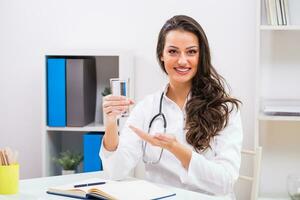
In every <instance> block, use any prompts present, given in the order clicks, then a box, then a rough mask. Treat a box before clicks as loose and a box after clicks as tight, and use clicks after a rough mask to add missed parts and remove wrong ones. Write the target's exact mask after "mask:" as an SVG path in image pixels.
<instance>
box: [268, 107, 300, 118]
mask: <svg viewBox="0 0 300 200" xmlns="http://www.w3.org/2000/svg"><path fill="white" fill-rule="evenodd" d="M263 112H264V113H265V114H266V115H274V116H300V106H294V105H281V106H279V105H273V106H271V105H269V106H265V107H264V109H263Z"/></svg>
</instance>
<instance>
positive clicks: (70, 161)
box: [53, 150, 83, 170]
mask: <svg viewBox="0 0 300 200" xmlns="http://www.w3.org/2000/svg"><path fill="white" fill-rule="evenodd" d="M53 160H54V161H55V162H56V163H57V164H59V165H60V166H61V167H62V168H63V169H64V170H76V168H77V166H78V165H79V164H80V162H81V161H82V160H83V155H82V154H81V153H74V152H71V151H69V150H67V151H64V152H61V153H60V154H59V157H58V158H54V159H53Z"/></svg>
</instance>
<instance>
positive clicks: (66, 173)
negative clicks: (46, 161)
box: [61, 169, 75, 175]
mask: <svg viewBox="0 0 300 200" xmlns="http://www.w3.org/2000/svg"><path fill="white" fill-rule="evenodd" d="M61 174H62V175H68V174H75V170H64V169H63V170H61Z"/></svg>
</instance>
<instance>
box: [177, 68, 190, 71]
mask: <svg viewBox="0 0 300 200" xmlns="http://www.w3.org/2000/svg"><path fill="white" fill-rule="evenodd" d="M175 69H176V70H178V71H180V72H187V71H189V70H190V68H175Z"/></svg>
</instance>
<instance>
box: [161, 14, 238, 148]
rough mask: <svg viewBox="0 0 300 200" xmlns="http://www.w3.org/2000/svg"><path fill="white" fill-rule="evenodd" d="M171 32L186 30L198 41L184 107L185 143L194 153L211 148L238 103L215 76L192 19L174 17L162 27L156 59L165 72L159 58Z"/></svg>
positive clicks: (205, 42)
mask: <svg viewBox="0 0 300 200" xmlns="http://www.w3.org/2000/svg"><path fill="white" fill-rule="evenodd" d="M172 30H182V31H188V32H191V33H193V34H195V35H196V36H197V38H198V41H199V47H200V55H199V61H198V69H197V73H196V75H195V76H194V77H193V79H192V88H191V98H190V99H189V100H188V102H187V104H186V108H185V109H186V115H187V118H186V125H185V129H186V130H187V133H186V140H187V142H188V143H189V144H191V145H192V146H193V147H194V149H195V151H197V152H202V151H204V150H206V149H207V148H210V145H209V144H210V141H211V139H212V138H213V137H215V136H216V135H218V134H219V132H220V131H221V130H222V129H224V128H225V127H226V125H227V124H228V120H229V115H230V113H231V112H232V111H233V109H234V108H235V107H236V109H238V108H239V104H240V103H241V102H240V101H239V100H238V99H235V98H232V97H230V95H229V93H228V92H227V91H226V88H228V89H229V86H228V85H227V83H226V81H225V79H224V78H223V77H222V76H221V75H219V74H218V73H217V71H216V70H215V68H214V67H213V66H212V64H211V56H210V49H209V45H208V40H207V37H206V35H205V33H204V30H203V29H202V27H201V26H200V24H199V23H198V22H197V21H196V20H194V19H193V18H191V17H188V16H185V15H176V16H174V17H172V18H171V19H169V20H167V22H166V23H165V24H164V25H163V27H162V28H161V30H160V32H159V36H158V42H157V48H156V56H157V60H158V62H159V64H160V66H161V68H162V70H163V71H164V72H165V73H167V72H166V70H165V67H164V62H163V61H162V60H161V59H160V58H161V57H162V54H163V50H164V47H165V39H166V35H167V33H168V32H169V31H172Z"/></svg>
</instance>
